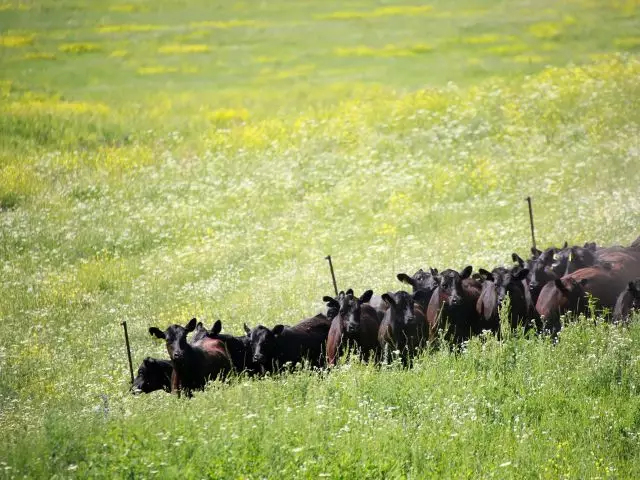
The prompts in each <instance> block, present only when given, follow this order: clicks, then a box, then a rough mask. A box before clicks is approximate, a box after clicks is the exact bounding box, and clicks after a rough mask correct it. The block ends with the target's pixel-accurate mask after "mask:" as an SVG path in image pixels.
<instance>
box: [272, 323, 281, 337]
mask: <svg viewBox="0 0 640 480" xmlns="http://www.w3.org/2000/svg"><path fill="white" fill-rule="evenodd" d="M271 331H272V332H273V334H274V335H280V334H282V332H284V325H276V326H275V327H273V328H272V329H271Z"/></svg>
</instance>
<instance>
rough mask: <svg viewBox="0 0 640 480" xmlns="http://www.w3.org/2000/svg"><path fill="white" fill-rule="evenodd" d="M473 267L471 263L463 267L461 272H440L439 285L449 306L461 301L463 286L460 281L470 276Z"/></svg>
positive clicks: (458, 303) (449, 270)
mask: <svg viewBox="0 0 640 480" xmlns="http://www.w3.org/2000/svg"><path fill="white" fill-rule="evenodd" d="M472 271H473V267H472V266H471V265H469V266H467V267H465V269H464V270H462V272H460V273H458V272H457V271H455V270H451V269H448V270H445V271H444V272H442V274H441V276H442V279H441V282H440V287H441V289H442V292H443V293H444V294H445V296H446V297H447V304H448V305H449V306H452V307H453V306H457V305H460V304H461V303H462V299H463V287H462V281H463V280H465V279H467V278H469V277H470V276H471V272H472Z"/></svg>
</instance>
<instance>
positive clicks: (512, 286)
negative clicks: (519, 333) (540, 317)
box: [476, 267, 529, 332]
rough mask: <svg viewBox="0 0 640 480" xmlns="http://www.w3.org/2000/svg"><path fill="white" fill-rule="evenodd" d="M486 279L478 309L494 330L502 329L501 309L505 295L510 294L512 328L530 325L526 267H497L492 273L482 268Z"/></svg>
mask: <svg viewBox="0 0 640 480" xmlns="http://www.w3.org/2000/svg"><path fill="white" fill-rule="evenodd" d="M480 274H481V275H482V277H483V279H484V281H483V282H482V291H481V293H480V297H479V298H478V302H477V303H476V311H477V312H478V315H479V316H480V318H481V319H483V320H484V322H485V323H486V324H488V325H490V328H491V329H492V331H496V332H499V331H500V315H499V310H500V308H501V307H502V304H503V302H504V299H505V297H507V296H509V305H510V308H509V324H510V326H511V329H512V330H515V329H516V328H518V327H520V326H523V325H524V326H525V327H528V325H527V320H528V318H529V315H528V314H529V305H528V304H527V298H526V295H525V289H524V285H523V280H525V279H526V277H527V275H528V274H529V270H527V269H526V268H524V269H521V268H519V267H515V268H513V269H506V268H495V269H493V271H492V272H491V273H489V272H487V271H486V270H482V269H481V270H480Z"/></svg>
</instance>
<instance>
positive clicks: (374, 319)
mask: <svg viewBox="0 0 640 480" xmlns="http://www.w3.org/2000/svg"><path fill="white" fill-rule="evenodd" d="M372 295H373V291H372V290H367V291H366V292H364V293H363V294H362V295H361V296H360V298H357V297H355V296H354V295H353V290H351V289H349V290H347V292H346V293H344V292H340V295H338V299H337V300H336V299H335V298H332V297H324V298H323V300H324V301H325V302H327V305H328V307H329V309H330V310H332V309H333V310H337V311H338V314H337V315H336V316H335V317H334V318H333V320H332V322H331V328H330V329H329V335H328V338H327V363H328V364H329V365H335V364H336V362H337V360H338V356H339V355H340V354H341V353H342V352H343V350H344V349H345V347H348V346H355V347H357V348H358V349H359V350H360V357H361V358H362V359H363V360H364V361H368V360H369V357H370V355H371V354H373V355H374V358H375V359H377V358H378V357H379V353H380V352H379V344H378V329H379V327H380V318H379V317H378V312H377V311H376V309H375V308H373V307H372V306H371V305H369V304H368V303H367V302H368V301H369V300H371V297H372Z"/></svg>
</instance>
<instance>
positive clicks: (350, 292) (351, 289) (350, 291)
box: [345, 288, 353, 295]
mask: <svg viewBox="0 0 640 480" xmlns="http://www.w3.org/2000/svg"><path fill="white" fill-rule="evenodd" d="M345 293H346V294H347V295H353V288H350V289H349V290H347V291H346V292H345Z"/></svg>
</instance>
